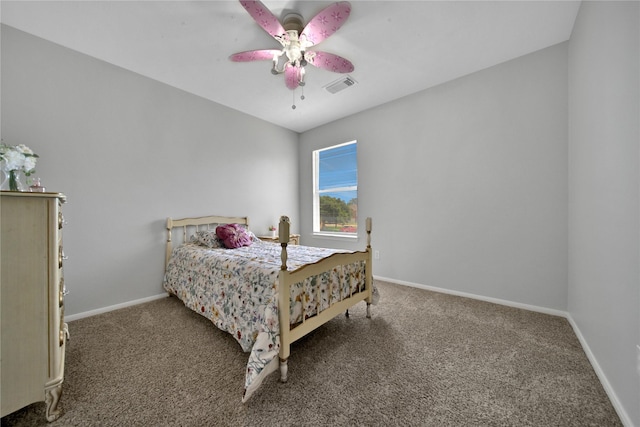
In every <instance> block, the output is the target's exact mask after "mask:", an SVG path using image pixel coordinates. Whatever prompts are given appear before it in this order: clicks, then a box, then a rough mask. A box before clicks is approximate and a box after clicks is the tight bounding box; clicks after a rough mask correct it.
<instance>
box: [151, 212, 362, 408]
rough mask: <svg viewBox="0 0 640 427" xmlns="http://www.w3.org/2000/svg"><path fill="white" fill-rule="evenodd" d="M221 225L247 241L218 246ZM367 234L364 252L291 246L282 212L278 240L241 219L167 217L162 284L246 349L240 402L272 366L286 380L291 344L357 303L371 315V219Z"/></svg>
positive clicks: (288, 227)
mask: <svg viewBox="0 0 640 427" xmlns="http://www.w3.org/2000/svg"><path fill="white" fill-rule="evenodd" d="M221 225H222V226H227V225H228V226H234V227H237V228H239V227H242V228H243V229H244V230H245V231H246V234H247V235H248V236H250V239H251V243H247V244H246V245H243V246H240V247H237V248H233V249H229V248H227V247H225V246H224V244H222V243H221V242H220V239H219V238H217V239H216V237H218V236H216V229H217V228H218V226H221ZM366 233H367V244H366V248H365V250H364V251H343V250H334V249H325V248H312V247H307V246H298V245H290V244H289V236H290V221H289V219H288V218H287V217H284V216H283V217H282V218H281V219H280V223H279V228H278V237H279V243H273V242H266V241H262V240H260V239H259V238H257V237H255V235H253V233H251V232H250V228H249V219H248V218H247V217H224V216H207V217H198V218H182V219H172V218H168V219H167V243H166V254H165V275H164V280H163V287H164V289H165V290H166V291H167V292H168V293H169V294H170V295H174V296H176V297H178V298H179V299H180V300H181V301H182V302H183V303H184V304H185V306H186V307H188V308H190V309H191V310H194V311H196V312H197V313H199V314H201V315H203V316H205V317H207V318H208V319H210V320H211V321H212V322H213V323H214V324H215V325H216V326H217V327H218V328H220V329H222V330H224V331H227V332H229V333H230V334H231V335H232V336H233V337H234V338H235V339H236V341H238V343H239V344H240V345H241V347H242V349H243V351H245V352H248V353H249V359H248V362H247V368H246V374H245V384H244V392H243V395H242V402H246V401H247V400H248V399H249V398H250V397H251V395H252V394H253V393H254V392H255V391H256V390H257V389H258V388H259V387H260V385H261V383H262V381H263V380H264V378H265V377H266V376H267V375H269V374H270V373H272V372H274V371H276V370H278V366H279V367H280V380H281V381H282V382H286V381H287V379H288V378H287V377H288V369H287V361H288V358H289V355H290V349H291V344H292V343H293V342H295V341H296V340H298V339H300V338H302V337H303V336H305V335H306V334H308V333H310V332H311V331H313V330H315V329H316V328H318V327H319V326H321V325H323V324H324V323H326V322H328V321H329V320H331V319H333V318H334V317H335V316H336V315H338V314H340V313H343V312H344V313H346V315H347V316H348V315H349V312H348V309H349V308H350V307H352V306H353V305H355V304H357V303H359V302H362V301H364V302H366V304H367V306H366V316H367V317H368V318H370V317H371V311H370V310H371V303H372V299H373V293H374V291H373V280H372V256H371V218H367V220H366ZM282 307H288V309H281V308H282Z"/></svg>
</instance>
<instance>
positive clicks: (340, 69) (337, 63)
mask: <svg viewBox="0 0 640 427" xmlns="http://www.w3.org/2000/svg"><path fill="white" fill-rule="evenodd" d="M314 53H315V56H314V57H313V59H311V60H310V61H309V63H310V64H311V65H313V66H315V67H318V68H322V69H323V70H328V71H333V72H334V73H350V72H352V71H353V70H354V69H355V68H354V66H353V64H352V63H351V61H349V60H348V59H345V58H343V57H341V56H338V55H334V54H333V53H328V52H314Z"/></svg>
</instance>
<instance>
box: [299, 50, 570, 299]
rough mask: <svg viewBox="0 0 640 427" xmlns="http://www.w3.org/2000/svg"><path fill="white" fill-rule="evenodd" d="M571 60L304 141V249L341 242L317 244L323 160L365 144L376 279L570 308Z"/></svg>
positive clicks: (518, 68)
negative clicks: (315, 201) (315, 206)
mask: <svg viewBox="0 0 640 427" xmlns="http://www.w3.org/2000/svg"><path fill="white" fill-rule="evenodd" d="M566 55H567V45H566V43H564V44H560V45H557V46H553V47H550V48H548V49H545V50H542V51H539V52H536V53H533V54H530V55H527V56H524V57H521V58H519V59H515V60H513V61H510V62H507V63H504V64H500V65H497V66H495V67H492V68H489V69H486V70H484V71H481V72H478V73H474V74H472V75H469V76H466V77H463V78H460V79H458V80H455V81H452V82H450V83H446V84H443V85H440V86H437V87H435V88H432V89H429V90H426V91H423V92H420V93H417V94H414V95H411V96H408V97H405V98H402V99H400V100H397V101H395V102H391V103H388V104H385V105H383V106H380V107H377V108H373V109H371V110H368V111H365V112H363V113H360V114H357V115H354V116H351V117H348V118H346V119H343V120H339V121H337V122H333V123H330V124H328V125H325V126H322V127H319V128H316V129H314V130H312V131H308V132H305V133H304V134H302V136H301V147H300V184H301V188H300V201H301V208H300V209H301V219H302V228H301V231H302V241H303V243H304V244H309V245H317V246H323V245H327V244H334V241H327V240H322V239H319V238H314V237H313V236H312V235H311V230H312V223H311V214H312V212H311V201H312V192H311V188H312V181H311V179H312V176H311V174H312V172H311V170H312V169H311V152H312V151H313V150H315V149H318V148H321V147H326V146H330V145H333V144H338V143H341V142H346V141H350V140H353V139H357V140H358V165H359V169H358V183H359V187H358V203H359V207H358V212H359V215H360V229H361V230H362V229H364V226H363V221H364V217H366V216H371V217H372V218H373V234H372V235H373V246H374V249H378V250H380V260H379V261H376V262H375V263H374V274H376V275H378V276H382V277H388V278H393V279H395V280H400V281H405V282H410V283H415V284H419V285H427V286H435V287H440V288H445V289H448V290H452V291H458V292H465V293H470V294H475V295H482V296H485V297H491V298H498V299H503V300H508V301H512V302H517V303H522V304H528V305H534V306H539V307H545V308H550V309H556V310H558V309H559V310H565V309H566V303H567V288H566V283H567V184H566V183H567V144H566V140H567V56H566ZM425 72H428V70H425ZM342 96H344V97H348V96H349V91H348V90H346V91H344V92H340V93H339V94H337V95H336V97H342ZM337 102H339V98H337ZM361 234H362V232H361ZM343 246H345V247H354V248H355V247H363V246H364V241H363V239H361V241H360V242H359V243H358V244H356V245H343Z"/></svg>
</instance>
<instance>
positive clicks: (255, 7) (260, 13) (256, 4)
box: [240, 0, 286, 41]
mask: <svg viewBox="0 0 640 427" xmlns="http://www.w3.org/2000/svg"><path fill="white" fill-rule="evenodd" d="M240 4H241V5H242V7H244V8H245V9H246V11H247V12H249V15H251V17H252V18H253V20H254V21H256V23H257V24H258V25H260V27H262V29H263V30H265V31H266V32H267V33H269V34H270V35H271V36H272V37H274V38H276V39H277V36H282V35H283V34H285V33H286V31H285V30H284V27H283V26H282V24H281V23H280V21H278V18H276V17H275V15H274V14H273V13H271V11H270V10H269V9H268V8H267V7H266V6H265V5H264V4H263V3H262V2H261V1H257V0H256V1H251V0H240ZM278 41H280V40H278Z"/></svg>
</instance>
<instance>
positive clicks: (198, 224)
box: [165, 216, 373, 382]
mask: <svg viewBox="0 0 640 427" xmlns="http://www.w3.org/2000/svg"><path fill="white" fill-rule="evenodd" d="M220 224H241V225H244V226H246V227H247V228H249V218H247V217H224V216H205V217H198V218H182V219H172V218H167V246H166V255H165V270H166V267H167V264H168V263H169V258H170V257H171V252H172V248H173V240H172V234H174V233H172V231H173V229H175V228H178V229H180V228H181V229H182V233H181V234H182V236H181V239H180V240H181V242H187V241H188V239H189V237H190V236H191V235H193V234H194V233H195V232H197V231H200V230H211V229H213V230H215V227H216V226H217V225H220ZM278 230H279V242H280V245H281V247H282V252H281V259H282V265H281V267H280V274H279V288H278V295H279V301H278V307H289V304H290V301H289V295H290V292H289V289H290V287H291V286H292V285H294V284H295V283H298V282H301V281H303V280H304V279H306V278H308V277H311V276H315V275H318V274H320V273H322V272H325V271H329V270H331V269H333V268H335V267H337V266H340V265H347V264H351V263H354V262H358V261H364V262H365V263H366V269H365V271H366V273H365V290H364V291H361V292H358V293H355V294H351V295H349V296H344V295H343V299H342V300H341V301H338V302H336V303H334V304H332V305H330V306H329V307H327V308H326V309H324V310H322V311H320V307H316V311H318V313H317V314H316V315H314V316H312V317H309V318H308V319H307V318H306V315H305V312H304V307H303V313H302V321H301V322H300V323H298V324H296V325H289V322H290V319H289V309H286V310H278V313H279V320H280V354H279V357H280V380H281V381H282V382H286V381H287V375H288V374H287V370H288V369H287V360H288V358H289V354H290V350H291V344H292V343H293V342H295V341H296V340H298V339H300V338H302V337H303V336H305V335H306V334H308V333H310V332H311V331H313V330H314V329H316V328H318V327H319V326H322V325H323V324H325V323H327V322H328V321H329V320H331V319H333V318H334V317H336V316H337V315H338V314H339V313H341V312H346V314H347V316H348V313H349V312H348V309H349V308H350V307H352V306H353V305H355V304H357V303H359V302H360V301H365V302H366V303H367V318H370V317H371V302H372V296H373V275H372V265H373V264H372V251H371V218H367V219H366V232H367V247H366V249H365V250H364V251H360V252H350V253H336V254H333V255H331V256H329V257H327V258H324V259H322V260H320V261H318V262H316V263H314V264H307V265H304V266H302V267H300V268H298V269H296V270H292V271H290V270H288V269H287V245H288V242H289V235H290V233H289V230H290V221H289V218H288V217H286V216H283V217H281V218H280V224H279V227H278Z"/></svg>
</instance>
